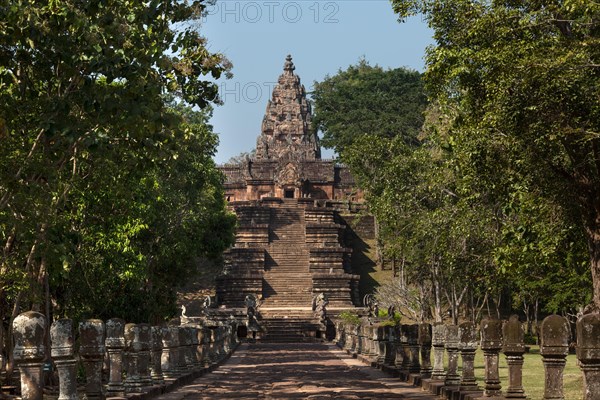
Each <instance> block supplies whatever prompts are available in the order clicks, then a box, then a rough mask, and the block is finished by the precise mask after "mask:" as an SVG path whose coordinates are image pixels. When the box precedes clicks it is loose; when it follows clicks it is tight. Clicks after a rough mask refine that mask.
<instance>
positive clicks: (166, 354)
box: [161, 326, 179, 379]
mask: <svg viewBox="0 0 600 400" xmlns="http://www.w3.org/2000/svg"><path fill="white" fill-rule="evenodd" d="M162 344H163V349H162V355H161V369H162V371H163V375H164V376H165V377H166V378H170V379H173V378H177V376H178V374H177V360H178V355H177V351H178V350H177V347H178V346H179V334H178V333H177V327H176V326H167V327H165V328H164V330H163V337H162Z"/></svg>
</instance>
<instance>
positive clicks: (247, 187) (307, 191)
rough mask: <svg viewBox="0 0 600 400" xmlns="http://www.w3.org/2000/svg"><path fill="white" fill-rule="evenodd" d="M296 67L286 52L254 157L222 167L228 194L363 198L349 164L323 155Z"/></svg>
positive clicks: (239, 196)
mask: <svg viewBox="0 0 600 400" xmlns="http://www.w3.org/2000/svg"><path fill="white" fill-rule="evenodd" d="M294 69H295V67H294V64H293V63H292V57H291V56H287V58H286V60H285V64H284V67H283V74H281V76H279V79H278V81H277V85H276V86H275V88H274V89H273V96H272V99H271V100H269V103H268V104H267V110H266V112H265V116H264V118H263V121H262V129H261V134H260V136H259V137H258V140H257V143H256V152H255V155H254V157H252V158H250V157H248V158H247V159H246V160H245V161H244V162H243V163H241V164H237V165H225V166H222V167H221V171H222V172H223V173H224V174H225V176H226V178H227V180H226V183H225V190H226V196H227V198H228V199H229V201H240V200H259V199H261V198H263V197H278V198H311V199H330V200H350V201H360V200H362V196H361V193H360V191H358V190H357V189H356V186H355V183H354V180H353V179H352V176H351V175H350V173H349V171H348V168H346V167H345V166H341V165H337V164H336V163H335V162H334V161H332V160H322V159H321V147H320V146H319V138H318V136H317V134H316V132H314V131H312V130H311V108H310V104H309V103H308V101H307V99H306V90H305V89H304V85H302V84H301V83H300V77H299V76H298V75H296V74H295V73H294Z"/></svg>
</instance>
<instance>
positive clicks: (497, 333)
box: [480, 318, 502, 398]
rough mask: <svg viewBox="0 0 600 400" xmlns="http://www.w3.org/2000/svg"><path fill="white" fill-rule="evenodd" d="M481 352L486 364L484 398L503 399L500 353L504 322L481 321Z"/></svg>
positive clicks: (489, 319) (493, 320)
mask: <svg viewBox="0 0 600 400" xmlns="http://www.w3.org/2000/svg"><path fill="white" fill-rule="evenodd" d="M480 328H481V350H483V358H484V363H485V378H484V381H485V388H484V392H483V395H484V397H492V398H502V392H501V391H500V389H501V388H502V386H500V373H499V371H498V361H499V356H498V353H499V352H500V349H501V348H502V321H500V320H498V319H493V318H485V319H483V320H482V321H481V325H480Z"/></svg>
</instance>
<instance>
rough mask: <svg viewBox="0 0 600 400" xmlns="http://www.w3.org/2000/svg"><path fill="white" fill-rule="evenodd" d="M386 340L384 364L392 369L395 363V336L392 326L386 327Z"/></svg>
mask: <svg viewBox="0 0 600 400" xmlns="http://www.w3.org/2000/svg"><path fill="white" fill-rule="evenodd" d="M385 331H386V340H385V359H384V364H385V365H387V366H388V367H393V366H394V362H395V361H396V349H395V347H396V346H395V344H396V335H395V329H394V327H393V326H386V327H385Z"/></svg>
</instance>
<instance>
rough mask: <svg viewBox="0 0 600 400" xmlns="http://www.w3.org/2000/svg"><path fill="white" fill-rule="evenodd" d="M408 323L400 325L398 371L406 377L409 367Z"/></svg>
mask: <svg viewBox="0 0 600 400" xmlns="http://www.w3.org/2000/svg"><path fill="white" fill-rule="evenodd" d="M409 326H410V325H407V324H402V325H400V346H402V365H401V366H400V372H401V373H403V374H405V375H406V376H407V377H408V374H409V369H410V347H409V345H408V327H409Z"/></svg>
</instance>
